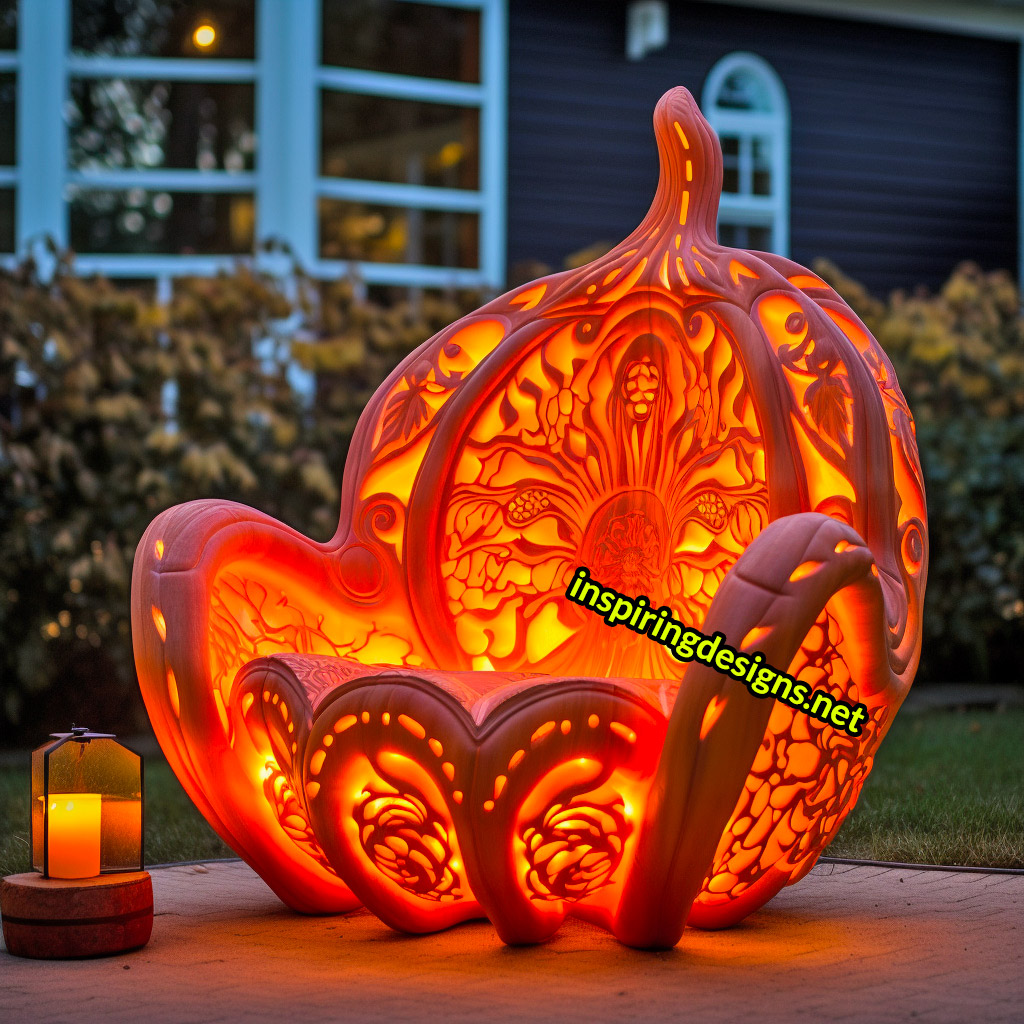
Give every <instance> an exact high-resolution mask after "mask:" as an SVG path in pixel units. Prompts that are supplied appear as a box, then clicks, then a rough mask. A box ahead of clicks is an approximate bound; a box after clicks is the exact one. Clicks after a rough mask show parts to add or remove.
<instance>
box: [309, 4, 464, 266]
mask: <svg viewBox="0 0 1024 1024" xmlns="http://www.w3.org/2000/svg"><path fill="white" fill-rule="evenodd" d="M321 14H322V18H321V39H322V60H323V66H322V68H321V73H320V81H321V94H320V114H321V124H320V142H321V147H320V175H321V188H320V192H321V197H320V200H319V204H318V255H319V257H320V258H321V259H324V260H330V261H337V260H359V261H366V262H371V263H375V262H379V263H384V264H410V265H413V266H427V267H437V268H459V269H476V268H478V267H479V266H480V262H481V256H480V245H479V240H480V215H479V213H477V212H475V211H474V210H473V209H472V207H474V206H478V205H479V202H478V201H479V195H480V194H479V189H480V180H481V173H480V159H481V153H480V149H481V147H480V121H481V102H482V95H481V93H480V90H479V89H476V88H475V84H476V83H477V82H479V80H480V47H481V41H480V12H479V11H477V10H472V9H466V8H462V7H454V6H451V5H445V4H444V3H440V4H430V5H427V4H423V3H415V2H408V0H323V5H322V9H321ZM339 74H340V75H341V76H342V78H341V80H340V81H339V77H338V76H339ZM346 74H348V75H350V76H352V77H350V78H349V79H348V81H347V82H346V80H345V77H344V76H345V75H346ZM396 76H401V77H400V78H399V79H398V83H397V87H396ZM346 85H348V88H346ZM388 90H390V94H389V92H388ZM396 93H397V94H396ZM375 183H388V184H390V185H393V186H395V188H394V189H393V190H392V194H393V195H394V202H393V204H392V203H387V202H385V203H382V202H381V200H382V198H385V197H384V196H382V194H381V191H380V189H375V188H374V187H373V184H375ZM432 189H438V190H441V189H444V190H447V191H448V192H450V191H452V190H454V191H455V192H457V193H460V194H461V195H456V196H454V200H453V196H452V195H451V194H445V195H444V196H443V197H442V195H441V193H440V192H436V193H435V192H432V191H431V190H432ZM325 193H326V194H325ZM403 199H404V200H405V201H404V202H403ZM374 200H375V202H374ZM367 201H369V205H368V202H367ZM453 205H455V206H459V205H461V206H462V208H461V209H452V208H451V207H452V206H453ZM438 206H443V207H445V208H443V209H442V208H436V207H438Z"/></svg>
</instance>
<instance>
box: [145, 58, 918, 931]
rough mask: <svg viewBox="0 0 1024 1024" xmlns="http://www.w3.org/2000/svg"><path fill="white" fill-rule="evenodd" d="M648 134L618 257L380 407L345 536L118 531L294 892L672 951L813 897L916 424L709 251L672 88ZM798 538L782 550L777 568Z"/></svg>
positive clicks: (867, 375)
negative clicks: (706, 929) (769, 909)
mask: <svg viewBox="0 0 1024 1024" xmlns="http://www.w3.org/2000/svg"><path fill="white" fill-rule="evenodd" d="M210 42H211V43H212V42H213V40H212V39H211V41H210ZM655 130H656V135H657V141H658V146H659V153H660V156H661V163H662V173H661V179H660V182H659V186H658V191H657V194H656V196H655V199H654V202H653V205H652V207H651V210H650V212H649V213H648V215H647V217H646V218H645V220H644V221H643V223H642V224H641V225H640V226H639V227H638V228H637V229H636V231H635V232H634V233H633V234H632V235H631V236H630V237H629V238H627V239H626V240H625V241H623V242H622V243H620V244H619V245H617V246H615V247H613V248H612V250H611V251H610V252H608V253H607V255H604V256H602V257H600V258H599V259H597V260H595V261H594V262H593V263H591V264H588V265H587V266H584V267H581V268H579V269H577V270H573V271H568V272H566V273H564V274H557V275H554V276H552V277H550V278H545V279H544V280H541V281H536V282H532V283H530V284H527V285H525V286H522V287H519V288H517V289H515V290H513V291H512V292H510V293H509V294H508V295H505V296H501V297H499V298H496V299H494V300H493V301H492V302H490V303H488V304H487V305H486V306H484V307H483V308H482V309H481V310H479V311H477V312H476V313H473V314H470V315H469V316H467V317H465V318H463V319H462V320H460V321H459V322H458V323H456V324H453V325H452V326H451V327H449V328H446V329H444V330H442V331H441V332H440V333H439V334H438V335H436V336H435V337H434V338H432V339H430V340H428V341H427V342H425V343H424V344H423V345H422V346H421V347H420V348H419V349H417V350H416V351H415V352H413V353H412V354H411V355H410V356H409V357H407V358H406V359H405V361H403V363H402V364H401V365H400V366H399V367H398V368H397V369H396V370H395V371H394V373H392V375H391V376H390V377H389V378H388V380H387V381H385V382H384V384H382V385H381V387H380V388H379V389H378V391H377V392H376V394H375V395H374V397H373V398H372V399H371V401H370V402H369V404H368V406H367V408H366V411H365V412H364V414H363V416H362V418H361V419H360V422H359V425H358V428H357V431H356V434H355V436H354V438H353V441H352V446H351V451H350V456H349V459H348V463H347V466H346V476H345V480H344V486H343V488H342V493H343V499H342V511H341V520H340V524H339V529H338V532H337V534H336V535H335V537H334V538H333V539H332V540H331V541H329V542H328V543H326V544H320V543H315V542H313V541H312V540H308V539H307V538H304V537H301V536H299V535H298V534H296V533H295V532H294V531H292V530H290V529H288V528H287V527H285V526H283V525H281V524H278V523H275V522H273V521H272V520H270V519H268V518H267V517H265V516H262V515H261V514H260V513H258V512H256V511H254V510H252V509H246V508H244V507H243V506H238V505H232V504H228V503H217V502H206V503H196V504H192V505H183V506H178V507H176V508H174V509H171V510H169V511H168V512H166V513H163V514H162V515H161V516H160V517H159V519H158V520H157V521H156V522H155V523H154V525H153V526H152V527H151V532H150V533H149V534H148V535H147V538H146V539H145V540H144V542H143V543H142V544H140V546H139V549H138V555H137V563H136V575H135V578H134V584H133V634H134V637H135V643H136V657H137V664H138V670H139V677H140V680H141V684H142V689H143V694H144V697H145V700H146V704H147V708H148V710H149V713H150V717H151V720H152V722H153V727H154V729H155V731H156V733H157V735H158V737H159V739H160V742H161V745H162V747H163V749H164V751H165V753H166V755H167V757H168V760H169V761H170V763H171V764H172V766H173V767H174V770H175V772H176V774H177V775H178V778H179V779H180V780H181V782H182V784H183V786H184V787H185V788H186V790H187V791H188V792H189V794H190V796H191V797H192V798H193V800H194V801H195V803H196V804H197V806H199V807H200V809H201V810H202V812H203V814H204V815H205V816H206V818H207V819H208V820H209V821H210V823H211V824H212V825H213V827H214V828H215V829H216V830H217V831H218V833H219V834H220V835H221V836H222V837H223V838H224V839H225V840H226V841H227V842H228V843H230V844H231V845H232V846H233V847H234V848H235V849H236V850H238V851H239V853H240V854H241V855H242V856H243V857H244V858H245V859H246V861H247V862H248V863H250V864H252V865H253V866H254V867H255V868H256V870H257V871H259V873H260V874H261V875H262V876H263V878H264V879H266V881H267V882H268V883H269V884H270V885H271V886H272V887H273V888H274V890H275V891H276V892H277V893H278V894H279V895H281V897H282V898H283V899H284V900H285V901H286V902H287V903H288V904H289V905H291V906H293V907H296V908H298V909H300V910H303V911H307V912H315V913H318V912H326V911H337V910H345V909H351V908H353V907H355V906H357V905H359V904H364V905H366V906H367V907H369V908H370V909H371V910H372V911H373V912H374V913H376V914H378V915H379V916H380V917H381V918H382V919H383V920H385V921H386V922H387V923H388V924H390V925H392V926H393V927H396V928H401V929H404V930H408V931H413V932H426V931H434V930H437V929H439V928H443V927H448V926H450V925H452V924H455V923H458V922H459V921H461V920H467V919H471V918H474V917H481V916H486V917H488V918H490V920H492V921H493V922H494V924H495V927H496V928H497V929H498V931H499V933H500V934H501V937H502V938H503V939H505V940H506V941H510V942H533V941H541V940H543V939H544V938H547V937H548V936H550V934H552V933H553V931H554V930H555V929H556V928H557V927H558V924H559V922H560V921H561V920H562V918H563V917H564V916H565V915H566V914H575V915H578V916H580V917H583V918H585V919H587V920H589V921H592V922H595V923H597V924H599V925H601V926H602V927H605V928H608V929H610V930H612V931H613V932H614V933H615V934H616V935H619V936H620V937H621V938H623V940H624V941H628V942H630V943H632V944H634V945H659V944H671V943H672V942H674V941H675V939H673V938H672V928H667V930H666V927H667V926H665V927H663V926H664V923H665V921H667V920H668V919H669V918H672V920H673V921H674V922H675V923H674V924H673V926H672V927H673V928H676V931H678V932H681V930H682V927H683V923H684V922H685V921H687V920H688V921H689V922H690V923H692V924H696V925H699V926H712V927H719V926H722V925H725V924H728V923H731V922H733V921H736V920H739V919H740V918H741V917H743V916H745V915H746V914H748V913H750V912H751V911H753V910H755V909H757V907H759V906H761V905H762V904H763V903H764V902H765V901H766V900H768V899H770V898H771V896H772V895H774V894H775V892H777V891H778V890H779V888H781V886H783V885H785V884H788V883H791V882H793V881H796V880H798V879H799V878H800V877H801V876H802V874H803V873H805V872H806V871H807V870H809V868H810V867H811V866H812V865H813V863H814V861H815V860H816V858H817V857H818V855H819V854H820V852H821V850H822V849H823V848H824V847H825V845H826V844H827V843H828V842H829V840H830V839H831V838H832V836H834V835H835V833H836V831H837V830H838V828H839V826H840V825H841V823H842V821H843V819H844V817H845V815H846V814H847V813H849V811H850V809H851V808H852V807H853V805H854V803H855V802H856V799H857V796H858V794H859V792H860V789H861V786H862V785H863V783H864V779H865V778H866V776H867V774H868V771H869V770H870V767H871V764H872V762H873V758H874V755H875V751H876V749H877V747H878V744H879V743H880V741H881V739H882V737H883V736H884V734H885V732H886V731H887V729H888V726H889V723H890V721H891V717H892V713H893V710H894V708H895V707H898V705H899V702H900V700H901V699H902V696H903V694H904V693H905V691H906V688H907V687H908V686H909V684H910V681H911V680H912V677H913V674H914V669H915V667H916V658H917V650H918V646H919V643H920V634H921V607H922V600H923V587H924V577H925V574H926V570H927V526H926V523H925V502H924V492H923V485H922V481H921V473H920V465H919V462H918V460H917V451H916V446H915V442H914V433H913V422H912V420H911V418H910V413H909V409H908V408H907V406H906V402H905V400H904V398H903V395H902V393H901V392H900V391H899V387H898V384H897V383H896V381H895V376H894V375H893V373H892V368H891V366H890V365H889V363H888V361H887V359H886V358H885V355H884V353H883V352H882V351H881V349H880V348H879V346H878V344H877V342H876V341H875V339H874V338H872V337H871V335H870V333H869V332H868V331H867V329H866V328H865V327H864V326H863V325H862V324H861V323H860V322H859V321H858V320H857V319H856V317H855V315H854V314H853V313H852V311H850V310H849V309H848V308H847V307H846V306H845V304H843V303H842V301H841V300H840V299H839V297H838V296H836V295H835V293H833V292H832V291H831V290H830V289H829V288H828V286H827V285H826V284H825V283H824V282H823V281H821V280H820V279H819V278H817V277H816V276H814V275H812V274H810V273H807V272H803V271H802V270H801V268H799V267H796V266H795V265H794V264H792V263H790V262H789V261H787V260H781V259H779V258H777V257H773V256H771V255H770V254H764V253H752V252H745V251H742V250H735V249H731V248H728V247H725V246H722V245H720V244H719V243H718V241H717V239H716V237H715V233H714V232H715V222H716V209H717V199H718V196H717V193H716V191H715V185H716V182H717V181H718V180H719V179H720V171H721V167H720V160H721V156H720V152H719V149H718V145H717V142H716V140H715V139H714V136H713V134H712V132H711V130H710V128H709V127H708V125H707V124H706V122H705V121H704V120H703V118H702V117H701V115H700V113H699V111H698V110H697V108H696V105H695V104H694V103H693V101H692V98H691V97H689V94H687V93H685V90H674V91H673V92H671V93H669V94H667V95H666V97H665V98H664V99H663V100H662V102H661V104H659V107H658V110H657V112H656V114H655ZM865 389H866V390H865ZM255 504H258V502H255ZM793 524H795V525H793ZM788 525H789V526H792V530H791V533H794V535H795V534H796V533H799V536H798V537H797V540H799V541H800V543H796V541H794V540H793V537H792V536H790V535H789V534H785V535H784V533H778V534H776V536H781V537H783V541H780V542H778V543H777V544H776V542H774V541H772V542H771V543H772V544H776V546H775V547H771V548H769V549H768V550H767V553H766V548H765V546H764V545H765V544H767V543H769V541H770V537H769V536H764V537H762V536H761V535H762V533H764V531H765V530H768V529H770V530H776V529H777V527H779V526H781V527H783V528H786V527H787V526H788ZM797 526H799V530H797V529H796V527H797ZM801 531H802V532H801ZM816 531H817V532H816ZM830 531H831V532H830ZM819 533H820V537H819V535H818V534H819ZM805 534H806V536H805ZM787 538H788V539H787ZM759 543H760V547H758V545H759ZM752 548H753V549H754V550H751V549H752ZM865 549H867V551H866V550H865ZM792 551H796V554H792ZM868 553H869V554H870V558H869V557H867V554H868ZM748 556H749V557H748ZM754 556H756V557H754ZM744 559H747V560H746V561H742V560H744ZM758 559H760V561H758ZM738 563H741V564H740V565H738ZM579 566H585V567H587V568H588V570H589V571H590V573H591V576H592V578H593V579H596V580H600V581H601V583H602V584H604V585H606V586H609V587H612V588H614V589H615V590H616V591H617V592H619V593H621V594H624V595H630V596H634V595H644V596H645V597H646V598H647V600H648V604H649V607H650V608H651V609H653V613H657V610H658V609H660V608H668V609H670V610H671V613H672V615H673V617H674V618H676V619H678V620H679V621H681V622H684V623H689V624H692V625H693V626H694V627H695V628H703V627H704V625H705V623H706V622H708V621H709V619H715V621H716V622H718V623H724V625H722V626H721V628H722V630H723V632H726V634H727V641H728V643H729V644H731V645H733V646H734V647H736V648H737V649H740V648H742V650H743V651H744V652H749V653H750V654H752V653H753V652H755V651H757V652H761V653H762V655H763V657H764V659H765V661H768V662H770V661H771V658H772V657H774V656H775V654H777V653H778V651H781V650H785V652H786V653H785V657H784V659H783V663H782V664H781V665H780V667H784V668H786V669H787V672H788V675H789V676H791V677H792V678H793V679H794V680H799V681H800V682H801V683H804V684H806V685H808V686H812V687H822V688H825V689H827V690H828V691H829V692H830V693H832V695H833V696H834V697H835V698H837V699H842V700H845V701H850V702H864V703H865V705H866V706H867V708H868V720H867V721H866V722H865V724H864V728H863V732H862V734H861V736H860V737H857V738H853V737H851V736H849V735H847V734H845V733H841V732H838V731H837V730H835V729H832V728H831V727H830V726H827V725H824V724H822V723H820V722H818V721H817V720H815V719H811V718H809V717H808V716H807V715H805V714H803V713H801V712H799V711H794V710H793V709H792V708H790V707H788V706H787V705H785V704H783V703H781V702H775V701H772V700H771V698H770V696H769V697H768V698H766V700H765V701H754V700H753V699H752V698H751V697H750V696H749V694H746V693H739V692H738V690H739V684H738V683H737V682H735V680H733V679H730V678H729V677H727V676H726V675H723V674H722V673H713V672H712V671H711V670H708V671H707V672H706V673H704V671H703V667H702V666H698V665H696V664H690V665H687V664H686V663H684V662H682V661H680V660H679V659H678V658H676V657H674V656H673V655H672V653H671V652H670V650H669V649H668V648H667V647H663V646H661V645H660V644H657V643H652V642H651V640H650V639H648V638H647V637H643V636H640V635H637V633H634V632H630V631H628V630H626V629H616V630H614V631H612V630H609V628H608V627H607V626H606V625H605V624H604V622H602V621H601V618H602V616H601V615H595V614H587V613H585V612H584V611H583V610H582V609H580V608H579V607H578V606H576V605H574V604H571V603H570V602H568V601H566V600H565V598H564V593H565V588H566V586H567V585H568V584H569V583H570V582H571V581H572V579H573V574H574V573H575V571H576V568H577V567H579ZM748 569H749V571H748ZM755 577H756V578H755ZM762 577H763V578H762ZM880 581H881V582H884V583H885V586H884V587H882V586H881V585H880ZM833 585H834V586H833ZM830 587H832V589H831V590H830V589H829V588H830ZM826 591H827V594H825V592H826ZM822 594H825V596H824V597H822ZM716 597H718V601H717V603H716ZM815 602H817V603H815ZM780 609H781V610H780ZM799 615H804V616H805V619H803V620H801V621H802V623H803V625H802V626H801V635H798V636H790V634H789V632H788V631H789V630H791V629H792V628H794V627H792V622H794V621H796V619H797V618H798V616H799ZM716 616H717V618H716ZM154 630H155V632H154ZM804 631H806V632H804ZM168 637H170V642H168ZM158 640H159V643H158V642H157V641H158ZM787 644H788V646H786V645H787ZM773 652H775V653H774V654H773ZM793 652H795V653H793ZM787 661H788V664H786V662H787ZM702 673H703V674H702ZM780 685H781V684H780ZM757 716H761V717H757ZM750 722H753V723H754V726H756V728H755V727H754V726H752V725H750ZM758 737H761V741H760V743H759V744H757V740H758ZM737 765H738V767H737ZM707 766H715V770H714V771H712V770H710V768H708V767H707ZM733 769H735V771H734V773H733V774H734V775H735V778H732V776H730V777H729V779H726V778H725V777H726V776H727V775H728V774H729V771H730V770H733ZM680 779H681V780H684V781H685V784H682V783H680V784H679V785H680V786H681V787H682V788H681V789H680V788H678V787H676V788H674V786H675V784H676V783H677V781H678V780H680ZM730 780H731V781H730ZM652 786H656V787H657V788H655V789H653V790H652ZM652 792H654V793H656V794H657V796H656V797H652V796H651V793H652ZM694 808H697V810H695V809H694ZM662 828H663V829H664V830H665V832H664V835H665V836H666V837H667V838H665V840H664V842H665V843H666V844H668V846H666V847H664V848H657V847H655V848H652V847H651V845H650V842H649V840H650V837H651V836H658V835H660V834H661V833H659V832H658V831H657V830H658V829H662ZM701 843H704V844H706V845H703V846H702V845H701ZM645 844H646V845H645ZM669 847H670V848H671V850H672V851H677V850H678V856H677V855H676V853H675V852H673V853H672V855H671V856H667V855H665V856H663V854H665V850H666V849H668V848H669ZM680 879H682V880H680ZM471 881H472V884H471ZM645 893H646V894H650V893H654V894H656V895H657V896H658V905H656V906H655V905H654V904H652V905H651V907H650V908H649V910H648V911H640V910H637V909H636V907H641V906H643V905H644V904H643V900H644V899H646V898H648V897H647V896H645ZM681 893H682V894H684V895H685V899H683V896H680V894H681ZM629 894H632V896H630V895H629ZM673 899H683V902H684V903H685V905H683V906H680V907H674V905H673V904H672V900H673ZM633 903H635V904H636V906H634V905H633ZM673 915H674V917H673ZM687 915H689V916H687ZM676 926H677V927H676ZM666 936H667V938H666Z"/></svg>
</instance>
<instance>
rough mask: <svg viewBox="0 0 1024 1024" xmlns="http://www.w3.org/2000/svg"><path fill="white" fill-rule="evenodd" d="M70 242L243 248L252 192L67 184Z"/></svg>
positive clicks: (124, 248) (168, 249) (138, 247)
mask: <svg viewBox="0 0 1024 1024" xmlns="http://www.w3.org/2000/svg"><path fill="white" fill-rule="evenodd" d="M68 191H69V193H70V202H69V214H70V229H71V232H70V237H71V247H72V248H73V249H74V250H75V251H76V252H84V253H159V254H166V255H187V254H205V255H215V254H242V253H248V252H251V251H252V245H253V229H254V226H255V223H254V222H255V207H254V204H253V197H252V195H251V194H247V193H241V194H218V193H204V194H193V193H189V192H165V191H157V190H147V189H144V188H132V189H124V190H121V191H110V190H101V189H86V188H77V187H71V188H69V190H68Z"/></svg>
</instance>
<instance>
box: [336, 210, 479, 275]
mask: <svg viewBox="0 0 1024 1024" xmlns="http://www.w3.org/2000/svg"><path fill="white" fill-rule="evenodd" d="M319 206H320V255H321V257H322V258H324V259H342V260H356V259H357V260H369V261H371V262H374V263H421V264H425V265H428V266H439V267H475V266H476V265H477V260H478V251H479V242H478V237H477V236H478V231H479V224H478V218H477V215H476V214H474V213H454V212H451V211H447V210H417V209H404V208H402V207H392V206H375V205H371V204H367V203H355V202H349V201H348V200H342V199H328V198H322V199H321V200H320V204H319Z"/></svg>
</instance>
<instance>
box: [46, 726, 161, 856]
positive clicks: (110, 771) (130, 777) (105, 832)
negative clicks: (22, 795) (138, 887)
mask: <svg viewBox="0 0 1024 1024" xmlns="http://www.w3.org/2000/svg"><path fill="white" fill-rule="evenodd" d="M75 794H79V795H80V796H81V797H82V799H81V800H80V801H79V806H78V807H77V810H75V811H74V813H75V814H77V815H82V814H87V813H88V806H87V805H88V802H90V801H92V802H96V803H98V805H99V851H98V853H99V860H98V871H99V872H105V871H139V870H141V869H142V867H143V850H142V758H141V757H140V756H139V755H138V754H136V753H135V752H134V751H133V750H129V749H128V748H127V747H125V746H123V745H122V744H120V743H118V742H117V741H116V740H114V739H113V738H110V737H96V738H93V739H88V740H85V739H83V738H78V737H70V738H67V739H59V740H57V742H56V743H51V744H48V745H46V746H44V747H40V748H38V749H37V750H36V751H34V752H33V755H32V861H33V867H34V868H35V869H36V870H37V871H42V872H43V873H44V874H46V873H49V874H55V873H56V871H55V867H54V853H55V850H56V848H57V843H58V841H59V836H58V832H57V829H59V828H60V827H61V825H60V822H61V817H60V816H61V815H62V813H64V812H66V810H67V808H68V807H69V806H70V804H71V803H72V802H73V801H72V798H73V796H74V795H75ZM61 798H64V799H63V800H62V799H61ZM44 807H49V813H50V819H49V831H48V833H47V829H46V827H45V820H44V813H43V811H44ZM47 840H48V842H49V851H47V850H46V849H44V842H46V841H47ZM47 852H48V853H49V857H47ZM47 861H49V864H48V863H47Z"/></svg>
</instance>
